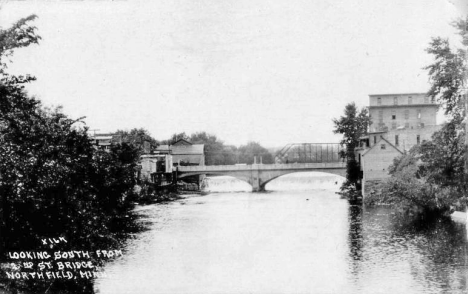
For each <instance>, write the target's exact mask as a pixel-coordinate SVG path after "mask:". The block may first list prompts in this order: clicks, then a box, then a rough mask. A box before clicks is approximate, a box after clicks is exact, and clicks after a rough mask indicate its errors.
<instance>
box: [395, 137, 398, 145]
mask: <svg viewBox="0 0 468 294" xmlns="http://www.w3.org/2000/svg"><path fill="white" fill-rule="evenodd" d="M395 145H396V146H398V135H395Z"/></svg>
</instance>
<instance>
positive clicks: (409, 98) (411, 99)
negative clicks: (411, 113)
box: [408, 96, 413, 104]
mask: <svg viewBox="0 0 468 294" xmlns="http://www.w3.org/2000/svg"><path fill="white" fill-rule="evenodd" d="M408 104H413V97H411V96H409V97H408Z"/></svg>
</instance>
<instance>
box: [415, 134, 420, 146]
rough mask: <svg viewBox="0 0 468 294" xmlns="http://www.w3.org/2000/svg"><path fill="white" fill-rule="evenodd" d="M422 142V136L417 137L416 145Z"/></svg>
mask: <svg viewBox="0 0 468 294" xmlns="http://www.w3.org/2000/svg"><path fill="white" fill-rule="evenodd" d="M420 142H421V136H419V135H417V136H416V144H418V145H419V143H420Z"/></svg>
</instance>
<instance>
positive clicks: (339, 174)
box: [262, 171, 346, 190]
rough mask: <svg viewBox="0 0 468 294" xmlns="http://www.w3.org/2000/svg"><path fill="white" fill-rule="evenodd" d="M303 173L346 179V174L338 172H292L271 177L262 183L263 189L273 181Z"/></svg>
mask: <svg viewBox="0 0 468 294" xmlns="http://www.w3.org/2000/svg"><path fill="white" fill-rule="evenodd" d="M303 173H320V174H328V175H336V176H340V177H342V178H345V177H346V175H345V174H341V173H338V172H328V171H326V172H325V171H291V172H287V173H283V174H281V175H277V176H274V177H271V178H269V179H268V180H266V181H265V182H263V183H262V186H263V187H262V189H263V190H265V188H266V185H268V184H269V183H271V182H272V181H274V180H276V179H278V178H281V177H283V176H287V175H292V174H303Z"/></svg>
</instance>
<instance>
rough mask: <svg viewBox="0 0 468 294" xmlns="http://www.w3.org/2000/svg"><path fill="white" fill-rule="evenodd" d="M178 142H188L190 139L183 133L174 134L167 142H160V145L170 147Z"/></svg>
mask: <svg viewBox="0 0 468 294" xmlns="http://www.w3.org/2000/svg"><path fill="white" fill-rule="evenodd" d="M179 140H187V141H188V140H190V137H189V136H188V135H187V134H186V133H185V132H182V133H176V134H173V135H172V136H171V138H170V139H169V140H163V141H161V144H164V145H172V144H174V143H175V142H177V141H179Z"/></svg>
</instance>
